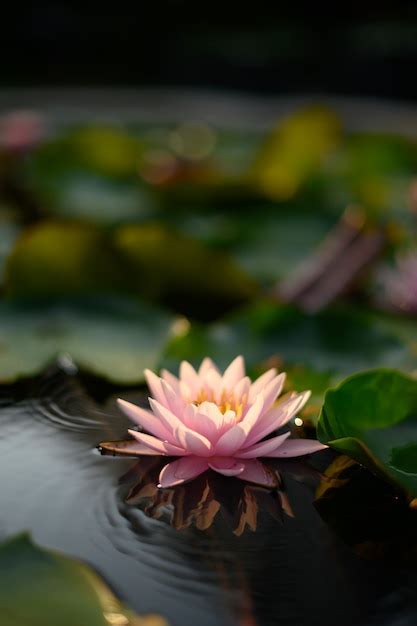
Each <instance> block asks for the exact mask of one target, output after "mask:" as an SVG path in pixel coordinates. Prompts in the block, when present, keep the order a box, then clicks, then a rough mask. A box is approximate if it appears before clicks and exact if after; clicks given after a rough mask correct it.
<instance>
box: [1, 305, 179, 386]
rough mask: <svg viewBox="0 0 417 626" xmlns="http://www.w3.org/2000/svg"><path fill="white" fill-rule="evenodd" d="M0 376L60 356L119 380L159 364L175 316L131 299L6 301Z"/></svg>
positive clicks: (132, 379)
mask: <svg viewBox="0 0 417 626" xmlns="http://www.w3.org/2000/svg"><path fill="white" fill-rule="evenodd" d="M0 320H1V321H0V380H2V381H12V380H14V379H16V378H18V377H19V376H30V375H33V374H36V373H37V372H39V371H40V370H41V369H42V368H43V367H45V366H46V365H47V364H48V363H50V362H51V361H53V360H54V359H55V358H56V357H57V356H60V355H69V356H70V357H71V358H72V359H73V360H74V361H75V362H76V363H77V364H78V365H80V366H82V367H83V368H85V369H86V370H89V371H92V372H94V373H95V374H98V375H101V376H104V377H105V378H107V379H109V380H113V381H115V382H119V383H126V384H128V383H136V382H140V381H142V380H143V369H144V368H145V367H150V368H152V367H155V365H156V363H157V362H158V360H159V359H160V354H161V352H162V349H163V347H164V346H165V343H166V341H167V338H168V336H169V334H170V332H171V326H172V317H171V316H169V315H168V314H166V313H165V312H161V311H160V310H159V309H157V308H155V307H152V306H150V305H147V304H145V303H141V302H138V301H136V300H130V299H127V298H111V299H109V298H104V297H95V298H92V297H90V298H88V297H86V298H83V299H73V300H71V301H61V300H59V301H55V302H54V301H51V300H47V301H43V302H39V301H38V302H32V303H30V302H26V301H21V302H10V301H3V302H1V303H0Z"/></svg>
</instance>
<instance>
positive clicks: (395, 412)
mask: <svg viewBox="0 0 417 626" xmlns="http://www.w3.org/2000/svg"><path fill="white" fill-rule="evenodd" d="M318 436H319V439H320V441H322V442H323V443H327V444H329V445H330V446H331V447H333V448H335V449H336V450H338V451H340V452H342V453H343V454H347V455H348V456H350V457H352V458H353V459H355V460H356V461H358V462H359V463H362V464H363V465H365V466H368V467H370V468H372V469H374V470H375V471H377V472H378V473H379V474H381V475H383V476H385V477H386V478H387V479H389V480H390V481H391V482H394V483H395V484H397V485H398V486H400V487H401V488H402V489H404V490H405V491H406V492H407V493H408V494H409V495H410V496H412V497H417V380H415V379H413V378H411V377H409V376H406V375H404V374H402V373H401V372H397V371H395V370H374V371H369V372H363V373H360V374H355V375H353V376H351V377H350V378H348V379H346V380H345V381H343V382H342V383H341V384H340V385H339V386H338V387H336V388H335V389H330V390H329V391H327V393H326V396H325V400H324V405H323V408H322V411H321V414H320V418H319V422H318Z"/></svg>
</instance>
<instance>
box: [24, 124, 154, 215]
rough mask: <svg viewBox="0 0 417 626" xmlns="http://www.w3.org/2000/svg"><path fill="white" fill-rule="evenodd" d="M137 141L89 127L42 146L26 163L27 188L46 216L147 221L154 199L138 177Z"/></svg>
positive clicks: (129, 136) (103, 128)
mask: <svg viewBox="0 0 417 626" xmlns="http://www.w3.org/2000/svg"><path fill="white" fill-rule="evenodd" d="M141 152H142V148H141V146H140V144H139V143H138V142H137V140H136V138H134V137H132V136H131V135H128V134H127V133H125V132H123V131H120V130H118V129H116V128H110V127H94V126H93V127H87V128H83V129H79V130H76V131H73V132H70V133H68V134H67V135H64V136H61V137H58V138H57V139H55V140H53V141H51V142H49V143H47V144H44V145H42V146H41V147H40V148H39V149H38V150H36V151H35V152H34V153H33V154H32V155H31V156H30V157H29V159H28V160H27V162H26V164H25V167H24V171H23V174H24V176H25V181H24V182H25V186H26V187H27V188H28V189H29V190H30V191H31V193H32V194H33V195H34V197H35V198H36V199H37V201H38V204H39V205H40V207H41V209H42V210H44V211H46V212H47V213H49V214H51V215H54V216H59V217H66V218H73V219H86V220H91V221H94V222H96V223H103V224H113V223H119V222H122V221H126V220H135V219H142V218H143V216H144V215H146V214H147V213H148V212H149V211H150V210H151V211H152V206H151V205H152V199H151V195H150V193H149V191H148V190H147V188H146V186H144V185H143V184H142V183H141V182H140V180H139V176H138V173H137V168H138V161H139V158H140V155H141Z"/></svg>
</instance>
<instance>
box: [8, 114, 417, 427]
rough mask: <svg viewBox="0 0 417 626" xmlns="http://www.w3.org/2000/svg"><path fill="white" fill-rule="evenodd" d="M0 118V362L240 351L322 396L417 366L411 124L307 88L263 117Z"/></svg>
mask: <svg viewBox="0 0 417 626" xmlns="http://www.w3.org/2000/svg"><path fill="white" fill-rule="evenodd" d="M0 128H1V129H2V135H1V139H2V141H1V153H0V183H1V185H0V202H1V220H0V232H1V233H2V237H1V241H2V246H1V250H0V253H1V254H0V261H1V273H0V275H1V276H2V293H3V301H2V302H1V304H0V317H1V321H2V323H1V325H0V340H1V346H2V351H1V353H0V373H1V377H2V379H3V380H8V381H10V380H13V379H14V378H16V377H18V376H21V375H32V374H34V373H36V372H37V371H39V370H40V369H42V368H43V367H45V366H46V364H47V363H48V362H50V361H51V360H53V359H54V358H56V357H59V356H60V355H62V354H69V355H70V356H71V357H72V358H73V359H75V361H76V362H77V364H78V365H80V366H81V367H83V368H85V369H88V370H90V371H93V372H94V373H95V374H98V375H102V376H104V377H106V378H108V379H110V380H112V381H114V382H118V383H124V384H133V383H138V382H140V381H141V380H142V369H143V367H146V366H148V367H156V366H157V365H158V364H159V365H160V364H163V363H164V364H168V365H170V366H174V367H175V366H176V365H178V362H179V361H180V360H181V359H182V358H188V359H190V360H191V361H192V362H196V363H197V362H198V361H199V360H200V359H201V358H202V357H203V356H205V355H206V354H209V355H211V356H213V357H215V358H216V360H218V361H219V363H220V364H226V362H227V361H228V360H230V359H231V358H233V356H234V355H235V354H236V353H243V354H244V356H245V357H246V359H247V361H248V365H249V367H250V368H251V370H252V371H253V372H257V371H261V370H262V369H263V368H264V367H266V366H267V365H268V364H269V363H271V362H273V363H276V364H277V365H278V366H279V367H282V368H286V369H289V371H290V381H291V382H292V383H293V384H294V382H296V384H297V386H299V387H305V386H311V387H313V390H314V392H315V397H316V400H317V407H318V404H319V403H320V399H321V394H322V393H323V391H324V390H325V388H326V387H327V386H328V385H329V384H330V383H332V382H334V381H337V380H339V378H341V377H343V376H345V375H347V374H349V373H352V372H354V371H357V370H360V369H366V368H369V367H373V366H381V365H382V366H395V367H400V368H403V369H406V370H407V371H413V370H414V369H415V368H416V362H415V361H416V344H415V340H414V338H413V324H414V322H413V315H414V314H415V313H416V311H417V271H415V270H414V269H413V268H414V265H413V262H412V261H411V262H410V261H408V262H407V264H406V269H404V262H402V261H401V258H402V256H403V255H405V254H407V255H408V258H411V259H412V258H413V254H416V253H415V252H413V250H414V249H415V220H416V208H417V207H416V199H415V195H416V193H415V186H416V183H415V180H416V179H415V173H416V171H417V145H416V142H415V141H414V140H413V139H412V138H406V137H402V136H397V135H394V134H392V133H387V134H382V133H370V132H349V131H348V130H347V129H346V128H345V127H344V124H343V123H342V120H341V119H340V118H339V116H338V115H337V113H336V112H335V111H334V110H332V109H331V108H329V107H326V106H321V105H311V106H304V107H301V108H296V109H294V111H293V113H291V114H290V115H287V116H286V117H285V118H284V119H282V120H280V121H279V122H278V123H277V124H276V125H275V126H274V127H272V128H270V129H269V130H267V131H266V132H263V131H260V130H256V129H255V128H254V129H252V130H247V131H240V130H238V129H235V130H233V129H231V128H226V129H224V128H222V127H216V126H215V125H209V124H208V123H206V122H202V121H193V120H189V121H187V122H181V123H177V124H174V123H171V124H168V123H166V124H163V123H153V124H151V123H147V124H144V123H139V122H138V123H136V124H127V123H126V124H122V123H119V124H116V123H110V122H107V123H103V122H89V121H88V120H86V121H85V123H77V124H75V123H74V124H72V125H66V126H65V127H62V128H61V127H59V126H54V127H52V126H51V125H50V124H48V119H47V118H45V117H42V116H41V115H40V114H39V115H37V114H36V113H35V112H31V113H28V112H26V113H25V112H21V113H19V114H16V113H14V114H9V115H4V116H3V118H2V120H1V124H0ZM393 276H394V279H393ZM394 283H395V284H396V285H397V286H398V285H399V284H400V285H401V284H402V283H404V285H405V286H404V289H405V290H406V291H407V294H408V295H410V293H411V296H410V297H408V298H407V300H406V301H405V300H404V297H403V296H402V291H401V289H400V290H398V288H396V289H393V288H392V285H393V284H394ZM412 294H414V298H413V295H412ZM303 376H304V378H303ZM317 407H316V408H315V409H314V412H315V415H316V414H317V412H318V409H317Z"/></svg>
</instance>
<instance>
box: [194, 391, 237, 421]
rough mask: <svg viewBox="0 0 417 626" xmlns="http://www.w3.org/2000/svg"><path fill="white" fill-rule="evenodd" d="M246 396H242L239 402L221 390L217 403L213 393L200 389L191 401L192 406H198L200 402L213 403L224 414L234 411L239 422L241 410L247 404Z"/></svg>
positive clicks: (230, 394)
mask: <svg viewBox="0 0 417 626" xmlns="http://www.w3.org/2000/svg"><path fill="white" fill-rule="evenodd" d="M247 399H248V398H247V394H244V395H243V396H242V397H241V398H239V400H237V399H236V398H235V396H234V395H233V394H232V393H228V392H227V391H225V390H223V391H222V394H221V396H220V402H217V401H216V399H215V397H214V393H213V391H211V390H210V391H207V390H206V389H201V390H200V391H199V392H198V395H197V397H196V398H195V399H194V400H193V404H195V405H196V406H199V405H200V404H201V403H202V402H214V404H216V405H217V406H218V407H219V409H220V411H221V413H223V414H224V413H226V412H227V411H234V412H235V413H236V418H237V421H239V420H240V419H241V417H242V414H243V409H244V407H245V406H246V402H247Z"/></svg>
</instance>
